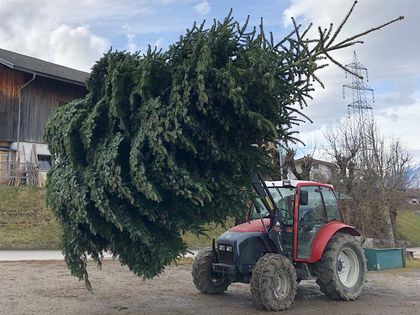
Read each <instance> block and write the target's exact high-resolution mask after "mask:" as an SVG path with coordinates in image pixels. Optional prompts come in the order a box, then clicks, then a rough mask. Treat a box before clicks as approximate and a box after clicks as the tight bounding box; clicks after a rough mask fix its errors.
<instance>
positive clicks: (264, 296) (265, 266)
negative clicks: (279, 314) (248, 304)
mask: <svg viewBox="0 0 420 315" xmlns="http://www.w3.org/2000/svg"><path fill="white" fill-rule="evenodd" d="M296 289H297V281H296V272H295V268H294V267H293V264H292V262H291V261H290V259H288V258H287V257H285V256H282V255H278V254H272V253H269V254H266V255H264V256H263V257H261V258H260V259H259V260H258V262H257V264H256V265H255V268H254V270H253V271H252V278H251V293H252V300H253V301H254V304H255V305H256V306H257V307H258V308H260V309H266V310H269V311H283V310H287V309H289V308H290V307H291V306H292V304H293V302H294V300H295V296H296Z"/></svg>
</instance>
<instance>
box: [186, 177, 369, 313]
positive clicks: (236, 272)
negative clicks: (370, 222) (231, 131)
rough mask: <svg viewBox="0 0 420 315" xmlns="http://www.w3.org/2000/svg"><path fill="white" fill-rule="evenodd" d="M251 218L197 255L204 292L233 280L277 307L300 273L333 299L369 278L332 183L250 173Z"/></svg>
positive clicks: (284, 303)
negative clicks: (263, 177) (267, 177)
mask: <svg viewBox="0 0 420 315" xmlns="http://www.w3.org/2000/svg"><path fill="white" fill-rule="evenodd" d="M252 186H253V188H254V190H255V191H256V193H257V196H258V197H256V198H255V199H254V200H253V206H252V208H251V211H252V213H250V215H251V217H252V218H254V219H253V220H251V221H249V222H246V223H243V224H240V225H237V226H235V227H233V228H231V229H230V230H228V231H226V232H225V233H223V234H222V235H221V236H220V237H219V238H218V239H217V241H214V240H213V246H212V249H207V250H203V251H201V252H200V253H199V254H198V255H197V257H196V258H195V260H194V264H193V271H192V275H193V280H194V284H195V286H196V287H197V289H198V290H200V291H201V292H203V293H206V294H217V293H223V292H225V291H226V290H227V288H228V286H229V285H230V284H231V283H232V282H243V283H250V284H251V293H252V299H253V302H254V304H255V305H256V306H257V307H258V308H261V309H266V310H269V311H280V310H286V309H288V308H290V307H291V306H292V304H293V302H294V299H295V295H296V289H297V285H298V283H299V282H300V280H304V279H312V278H316V281H317V283H318V285H319V287H320V289H321V291H322V292H323V293H324V294H326V295H327V296H329V297H330V298H332V299H336V300H346V301H348V300H355V299H357V298H358V297H359V296H360V294H361V292H362V290H363V286H364V283H365V281H366V260H365V257H364V254H363V251H362V248H361V245H360V242H358V241H357V240H356V238H355V236H360V235H361V234H360V233H359V232H358V231H357V230H356V229H355V228H353V227H351V226H349V225H346V224H345V223H344V222H343V215H342V212H341V210H340V207H339V205H338V202H337V198H336V195H335V193H334V189H333V187H332V186H331V185H328V184H322V183H318V182H310V181H294V180H283V181H266V182H265V181H263V180H261V178H260V177H259V176H256V177H255V178H254V179H253V180H252Z"/></svg>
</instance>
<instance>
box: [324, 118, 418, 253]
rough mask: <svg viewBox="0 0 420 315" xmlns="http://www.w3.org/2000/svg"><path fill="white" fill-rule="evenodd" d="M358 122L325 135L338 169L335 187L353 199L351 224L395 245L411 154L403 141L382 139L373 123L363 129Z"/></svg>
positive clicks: (350, 213)
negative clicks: (402, 195)
mask: <svg viewBox="0 0 420 315" xmlns="http://www.w3.org/2000/svg"><path fill="white" fill-rule="evenodd" d="M359 123H360V120H358V119H350V118H349V119H347V120H346V121H345V122H342V123H340V125H339V126H336V127H331V128H330V129H329V130H328V131H327V132H326V133H325V137H326V139H327V142H328V145H329V148H328V150H327V152H328V153H329V155H330V156H331V158H332V159H333V160H334V163H336V164H337V166H338V170H337V173H336V174H335V178H334V185H335V186H336V187H337V189H338V190H340V191H343V192H346V193H347V194H349V195H350V196H351V197H352V198H353V203H352V205H351V206H350V207H348V209H347V217H348V218H349V219H350V222H351V223H352V224H354V225H356V226H358V227H359V228H360V229H361V230H362V231H363V232H365V234H367V235H369V236H373V237H387V238H388V239H389V240H390V243H391V246H394V245H395V221H396V216H397V212H398V208H399V205H400V204H401V194H400V193H399V192H400V190H402V189H404V188H405V187H406V186H407V185H408V182H407V176H406V174H407V171H408V167H409V164H410V155H409V154H408V152H407V150H406V149H405V148H404V147H403V145H402V144H401V141H399V140H395V139H391V140H390V141H387V139H385V138H384V137H383V136H381V135H380V133H379V131H378V129H377V127H376V124H375V122H374V121H372V122H368V124H367V125H364V126H363V128H361V126H358V124H359ZM364 123H365V124H366V122H364ZM362 132H363V133H362Z"/></svg>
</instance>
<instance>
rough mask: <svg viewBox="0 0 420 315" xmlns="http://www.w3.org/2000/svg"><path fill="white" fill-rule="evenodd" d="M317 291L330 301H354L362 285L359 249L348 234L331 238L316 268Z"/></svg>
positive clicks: (363, 269) (363, 263)
mask: <svg viewBox="0 0 420 315" xmlns="http://www.w3.org/2000/svg"><path fill="white" fill-rule="evenodd" d="M316 274H317V276H318V279H317V281H316V282H317V283H318V285H319V287H320V289H321V291H322V292H323V293H324V294H325V295H327V296H329V297H330V298H332V299H334V300H345V301H349V300H356V299H357V298H358V297H359V296H360V294H361V293H362V290H363V287H364V284H365V282H366V259H365V256H364V254H363V250H362V247H361V246H360V244H359V243H358V242H357V241H356V239H355V238H354V237H353V236H351V235H349V234H342V233H338V234H336V235H334V236H333V237H332V238H331V239H330V241H329V243H328V244H327V247H326V248H325V251H324V254H323V255H322V258H321V260H320V261H319V262H318V263H317V265H316Z"/></svg>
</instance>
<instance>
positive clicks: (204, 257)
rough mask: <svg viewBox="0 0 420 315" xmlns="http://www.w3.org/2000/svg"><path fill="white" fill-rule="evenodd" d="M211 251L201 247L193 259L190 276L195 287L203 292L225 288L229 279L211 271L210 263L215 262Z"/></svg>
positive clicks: (220, 291)
mask: <svg viewBox="0 0 420 315" xmlns="http://www.w3.org/2000/svg"><path fill="white" fill-rule="evenodd" d="M215 258H216V257H214V254H213V251H212V250H211V249H203V250H202V251H200V252H199V253H198V254H197V256H196V257H195V259H194V264H193V270H192V276H193V281H194V284H195V287H196V288H197V289H198V290H200V291H201V292H202V293H205V294H218V293H223V292H225V291H226V290H227V288H228V286H229V285H230V280H229V279H228V278H227V277H225V276H223V275H221V274H217V273H216V274H214V273H213V272H212V267H211V264H212V263H214V262H215Z"/></svg>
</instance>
